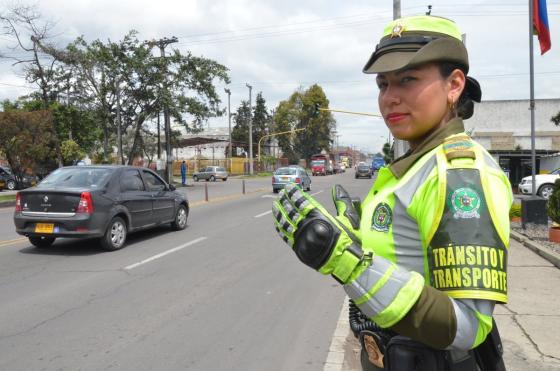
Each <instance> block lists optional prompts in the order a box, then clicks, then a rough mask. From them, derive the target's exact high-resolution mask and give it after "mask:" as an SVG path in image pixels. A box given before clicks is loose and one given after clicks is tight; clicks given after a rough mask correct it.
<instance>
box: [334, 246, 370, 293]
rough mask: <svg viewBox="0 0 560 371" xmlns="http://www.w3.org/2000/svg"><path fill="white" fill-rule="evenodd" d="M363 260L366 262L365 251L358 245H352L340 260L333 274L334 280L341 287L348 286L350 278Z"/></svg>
mask: <svg viewBox="0 0 560 371" xmlns="http://www.w3.org/2000/svg"><path fill="white" fill-rule="evenodd" d="M362 260H364V252H363V250H362V249H361V248H360V247H359V246H358V245H355V244H351V245H350V246H348V247H347V248H346V249H345V250H344V251H343V252H342V254H341V255H340V257H339V258H338V264H337V265H336V267H335V268H334V271H333V272H332V276H333V278H334V279H335V280H337V281H338V282H339V283H340V284H341V285H344V284H346V283H347V281H348V278H349V277H350V275H351V274H352V272H353V271H354V269H356V267H357V266H358V264H360V263H361V262H362Z"/></svg>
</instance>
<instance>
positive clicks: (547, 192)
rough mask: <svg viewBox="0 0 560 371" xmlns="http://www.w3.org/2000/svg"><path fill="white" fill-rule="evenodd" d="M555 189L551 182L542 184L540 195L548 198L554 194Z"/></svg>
mask: <svg viewBox="0 0 560 371" xmlns="http://www.w3.org/2000/svg"><path fill="white" fill-rule="evenodd" d="M553 191H554V188H553V187H552V185H551V184H545V185H543V186H541V188H540V189H539V196H541V197H542V198H544V199H545V200H548V199H549V198H550V196H551V195H552V192H553Z"/></svg>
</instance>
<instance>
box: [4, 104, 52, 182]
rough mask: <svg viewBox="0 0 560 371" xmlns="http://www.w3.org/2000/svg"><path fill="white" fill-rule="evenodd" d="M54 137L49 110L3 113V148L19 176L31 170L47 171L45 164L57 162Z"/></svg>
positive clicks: (42, 172) (37, 171)
mask: <svg viewBox="0 0 560 371" xmlns="http://www.w3.org/2000/svg"><path fill="white" fill-rule="evenodd" d="M54 140H55V136H54V133H53V132H52V115H51V113H50V112H49V111H46V110H43V111H34V112H22V111H18V110H10V111H7V112H2V113H0V151H2V152H3V153H4V154H5V156H6V159H7V160H8V163H9V164H10V167H11V168H12V171H13V172H14V174H15V175H16V176H22V175H23V174H24V173H25V172H26V171H27V170H32V171H33V172H35V173H38V174H44V173H46V172H47V170H45V168H44V167H45V166H46V165H45V164H49V163H50V166H52V165H53V164H52V159H53V157H54V156H53V148H54V146H53V142H54Z"/></svg>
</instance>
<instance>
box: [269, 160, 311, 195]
mask: <svg viewBox="0 0 560 371" xmlns="http://www.w3.org/2000/svg"><path fill="white" fill-rule="evenodd" d="M288 183H296V184H298V185H300V186H301V188H303V189H304V190H306V191H310V190H311V177H310V176H309V174H308V173H307V171H306V170H305V169H304V168H302V167H301V166H288V167H280V168H278V169H276V171H275V172H274V174H273V175H272V192H274V193H278V192H279V191H280V190H281V189H283V188H284V186H285V185H286V184H288Z"/></svg>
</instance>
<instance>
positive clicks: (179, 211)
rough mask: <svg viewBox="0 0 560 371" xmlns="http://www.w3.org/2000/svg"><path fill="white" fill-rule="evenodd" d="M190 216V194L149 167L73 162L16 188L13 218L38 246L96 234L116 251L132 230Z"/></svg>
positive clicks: (177, 223) (181, 223) (178, 226)
mask: <svg viewBox="0 0 560 371" xmlns="http://www.w3.org/2000/svg"><path fill="white" fill-rule="evenodd" d="M188 215H189V203H188V200H187V198H186V196H185V195H184V194H182V193H179V192H178V191H176V190H175V187H174V186H173V185H168V184H167V183H166V182H165V181H164V180H162V179H161V178H160V177H159V176H158V175H157V174H156V173H154V172H153V171H151V170H149V169H147V168H139V167H133V166H110V165H106V166H69V167H63V168H59V169H57V170H55V171H54V172H52V173H51V174H50V175H49V176H47V177H46V178H45V179H43V180H42V181H41V182H40V183H39V184H38V185H37V186H36V187H34V188H29V189H26V190H23V191H20V192H18V194H17V196H16V209H15V212H14V223H15V225H16V232H17V233H19V234H21V235H24V236H26V237H29V241H30V242H31V243H32V244H33V245H35V246H37V247H47V246H50V245H51V244H52V243H53V242H54V241H55V239H56V238H58V237H72V238H90V237H98V238H101V246H102V247H103V248H104V249H106V250H118V249H120V248H122V247H123V246H124V243H125V241H126V236H127V235H128V233H130V232H134V231H138V230H141V229H146V228H150V227H155V226H158V225H162V224H170V225H171V227H172V228H173V229H174V230H182V229H185V228H186V226H187V217H188Z"/></svg>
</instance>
